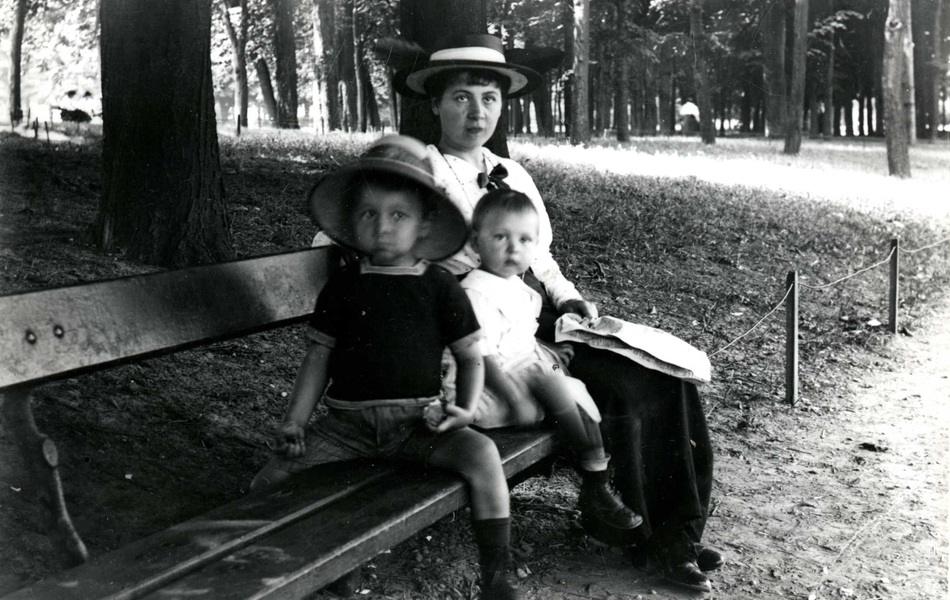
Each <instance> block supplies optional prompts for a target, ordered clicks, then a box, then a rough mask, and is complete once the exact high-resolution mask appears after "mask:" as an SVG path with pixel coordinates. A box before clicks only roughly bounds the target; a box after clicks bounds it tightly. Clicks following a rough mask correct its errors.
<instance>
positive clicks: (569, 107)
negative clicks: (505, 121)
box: [561, 0, 574, 138]
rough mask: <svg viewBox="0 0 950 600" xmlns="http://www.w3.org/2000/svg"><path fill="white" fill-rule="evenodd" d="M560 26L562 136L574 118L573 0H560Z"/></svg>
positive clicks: (567, 134)
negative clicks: (564, 72)
mask: <svg viewBox="0 0 950 600" xmlns="http://www.w3.org/2000/svg"><path fill="white" fill-rule="evenodd" d="M561 28H562V31H563V34H564V70H565V71H566V72H567V76H566V77H564V78H563V81H564V86H563V88H564V91H563V97H564V112H562V113H561V114H562V115H563V117H564V137H567V138H570V137H571V119H573V118H574V107H573V103H574V0H561Z"/></svg>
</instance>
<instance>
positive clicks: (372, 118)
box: [356, 45, 382, 131]
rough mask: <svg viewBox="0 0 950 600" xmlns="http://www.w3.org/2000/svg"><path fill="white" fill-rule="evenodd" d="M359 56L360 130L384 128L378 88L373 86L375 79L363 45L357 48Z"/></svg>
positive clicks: (357, 66)
mask: <svg viewBox="0 0 950 600" xmlns="http://www.w3.org/2000/svg"><path fill="white" fill-rule="evenodd" d="M357 57H358V58H359V62H358V63H357V65H356V70H357V74H358V75H359V78H360V104H361V106H362V107H363V111H362V113H361V115H362V120H361V121H360V130H362V131H366V130H367V129H372V130H373V131H378V130H380V129H381V128H382V122H381V121H380V118H379V103H377V102H376V90H375V88H373V79H372V77H371V76H370V73H369V62H368V61H367V60H366V57H365V56H364V55H363V47H362V45H360V46H359V47H358V48H357Z"/></svg>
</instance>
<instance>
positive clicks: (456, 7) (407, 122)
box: [399, 0, 508, 157]
mask: <svg viewBox="0 0 950 600" xmlns="http://www.w3.org/2000/svg"><path fill="white" fill-rule="evenodd" d="M399 24H400V31H401V32H402V36H403V37H404V38H406V39H408V40H410V41H413V42H416V43H417V44H419V45H420V46H422V47H423V48H425V49H426V50H429V51H431V50H433V49H434V48H435V46H436V44H437V43H439V41H440V40H441V39H442V38H444V37H451V36H453V35H461V34H465V33H486V32H487V30H488V15H487V11H486V10H485V4H484V0H402V2H400V4H399ZM400 104H401V115H400V123H399V131H400V133H402V134H404V135H409V136H412V137H414V138H417V139H420V140H422V141H423V142H426V143H429V144H435V143H437V142H438V141H439V137H440V129H439V120H438V119H437V118H436V117H435V115H434V114H433V113H432V107H431V104H430V103H429V102H428V101H427V100H423V99H420V98H417V97H414V98H413V97H410V98H403V99H402V101H401V102H400ZM503 119H504V117H502V118H500V119H499V122H498V126H497V127H496V128H495V133H494V135H492V137H491V139H489V140H488V142H487V143H486V144H485V147H486V148H488V149H489V150H491V151H492V152H494V153H495V154H497V155H499V156H503V157H507V156H508V136H507V129H508V126H507V124H506V123H505V122H503Z"/></svg>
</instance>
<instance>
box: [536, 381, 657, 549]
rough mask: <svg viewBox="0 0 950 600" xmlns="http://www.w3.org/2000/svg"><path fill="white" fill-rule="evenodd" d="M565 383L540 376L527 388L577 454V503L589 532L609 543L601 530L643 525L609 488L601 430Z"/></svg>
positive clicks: (639, 518) (606, 535) (608, 538)
mask: <svg viewBox="0 0 950 600" xmlns="http://www.w3.org/2000/svg"><path fill="white" fill-rule="evenodd" d="M568 382H569V379H568V378H567V377H557V376H542V377H534V378H531V379H529V380H528V387H529V388H530V389H531V392H532V394H533V395H534V396H535V398H537V399H538V402H540V403H541V405H542V406H544V409H545V411H547V412H548V413H549V414H550V415H551V416H552V417H553V418H554V420H555V422H556V423H557V426H558V428H560V429H561V430H562V431H563V432H564V433H565V434H566V435H567V437H568V441H569V442H570V444H571V447H572V449H573V450H574V452H575V453H576V454H577V458H578V462H579V466H580V468H579V469H578V471H579V473H580V476H581V479H582V480H583V485H582V486H581V492H580V498H579V500H578V504H580V509H581V513H582V518H583V521H584V524H585V526H587V529H588V533H590V534H591V535H593V536H594V537H595V538H597V539H600V540H601V541H604V542H609V540H610V539H611V538H610V536H609V534H605V535H601V534H600V532H601V531H603V529H604V528H616V529H633V528H635V527H639V526H640V524H641V523H643V517H641V516H640V515H638V514H637V513H635V512H633V511H632V510H630V508H629V507H627V505H626V504H624V503H623V501H622V500H621V499H620V495H619V494H617V493H616V492H614V491H613V490H612V489H611V488H610V485H609V481H608V478H607V462H608V460H609V457H608V456H607V454H606V453H605V452H604V441H603V438H602V437H601V435H600V427H598V426H597V423H594V421H593V420H592V419H591V418H590V417H588V416H587V413H585V412H583V411H581V410H580V409H579V408H578V406H577V402H575V401H574V398H573V396H572V393H573V391H572V389H571V387H570V384H569V383H568Z"/></svg>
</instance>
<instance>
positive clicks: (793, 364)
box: [785, 271, 798, 406]
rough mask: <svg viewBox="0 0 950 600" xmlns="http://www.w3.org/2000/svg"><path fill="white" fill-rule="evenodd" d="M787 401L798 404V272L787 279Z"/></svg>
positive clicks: (791, 273) (791, 272)
mask: <svg viewBox="0 0 950 600" xmlns="http://www.w3.org/2000/svg"><path fill="white" fill-rule="evenodd" d="M785 289H786V290H788V299H787V300H786V301H785V401H786V402H788V403H789V404H791V405H792V406H795V404H796V403H797V402H798V271H789V272H788V276H787V277H786V278H785Z"/></svg>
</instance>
